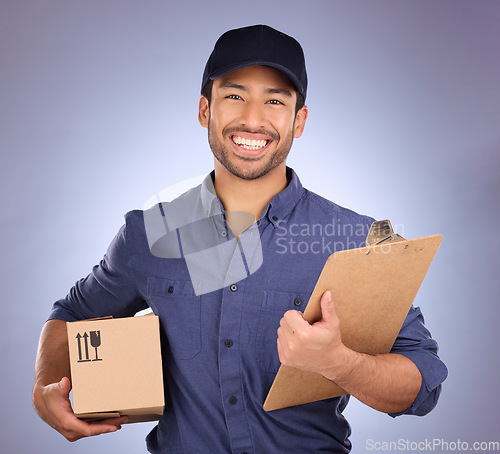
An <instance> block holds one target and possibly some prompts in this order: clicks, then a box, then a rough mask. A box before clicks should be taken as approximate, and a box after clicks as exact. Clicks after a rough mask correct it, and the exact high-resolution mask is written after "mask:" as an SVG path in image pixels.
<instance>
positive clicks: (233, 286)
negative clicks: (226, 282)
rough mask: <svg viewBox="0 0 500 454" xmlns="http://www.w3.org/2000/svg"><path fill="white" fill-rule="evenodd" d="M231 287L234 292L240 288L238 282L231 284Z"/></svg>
mask: <svg viewBox="0 0 500 454" xmlns="http://www.w3.org/2000/svg"><path fill="white" fill-rule="evenodd" d="M229 288H230V289H231V291H232V292H235V291H236V290H238V286H237V285H236V284H233V285H231V287H229Z"/></svg>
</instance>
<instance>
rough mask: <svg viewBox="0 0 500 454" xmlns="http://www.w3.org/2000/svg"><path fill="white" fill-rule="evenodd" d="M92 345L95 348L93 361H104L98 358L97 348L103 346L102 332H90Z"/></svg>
mask: <svg viewBox="0 0 500 454" xmlns="http://www.w3.org/2000/svg"><path fill="white" fill-rule="evenodd" d="M90 345H92V347H94V348H95V359H93V360H92V361H102V359H101V358H99V357H98V356H97V347H100V345H101V332H100V331H91V332H90Z"/></svg>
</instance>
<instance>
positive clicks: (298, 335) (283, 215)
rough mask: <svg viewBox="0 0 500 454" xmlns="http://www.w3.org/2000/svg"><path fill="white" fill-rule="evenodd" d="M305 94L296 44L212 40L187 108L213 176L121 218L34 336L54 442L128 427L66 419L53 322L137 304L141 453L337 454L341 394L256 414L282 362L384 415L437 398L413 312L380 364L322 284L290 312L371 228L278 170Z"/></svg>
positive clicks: (428, 345) (429, 352) (38, 394)
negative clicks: (355, 344)
mask: <svg viewBox="0 0 500 454" xmlns="http://www.w3.org/2000/svg"><path fill="white" fill-rule="evenodd" d="M306 94H307V76H306V70H305V63H304V56H303V52H302V48H301V47H300V45H299V43H298V42H297V41H295V40H294V39H293V38H291V37H289V36H287V35H285V34H283V33H280V32H278V31H276V30H274V29H272V28H270V27H267V26H262V25H259V26H253V27H246V28H243V29H238V30H231V31H229V32H227V33H225V34H224V35H222V36H221V37H220V38H219V40H218V41H217V43H216V45H215V47H214V50H213V52H212V54H211V56H210V58H209V60H208V62H207V65H206V68H205V72H204V75H203V82H202V96H201V98H200V103H199V121H200V124H201V125H202V126H203V127H206V128H208V138H209V143H210V147H211V149H212V151H213V154H214V157H215V159H214V166H215V168H214V171H213V172H212V174H211V175H209V176H208V177H207V178H206V179H205V181H204V182H203V184H202V185H200V186H198V187H197V188H194V189H192V190H190V191H188V192H187V193H186V194H184V195H183V196H181V197H179V198H178V199H176V200H174V201H172V202H171V203H168V204H159V205H158V206H156V207H153V208H152V209H150V210H147V211H144V212H141V211H133V212H130V213H128V214H127V216H126V225H125V226H124V227H123V228H122V229H121V230H120V232H119V233H118V235H117V237H116V238H115V239H114V241H113V243H112V244H111V246H110V248H109V250H108V252H107V254H106V256H105V257H104V259H103V261H102V262H101V263H100V264H99V265H98V266H96V267H95V268H94V270H93V271H92V273H91V274H90V275H89V276H88V277H87V278H85V279H83V280H81V281H80V282H78V283H77V284H76V285H75V287H74V288H73V289H72V290H71V292H70V294H69V295H68V296H67V297H66V298H65V299H64V300H60V301H58V302H56V303H55V304H54V307H53V310H52V313H51V315H50V319H49V321H48V322H47V323H46V324H45V326H44V328H43V330H42V334H41V338H40V345H39V352H38V356H37V364H36V379H35V385H34V389H33V401H34V405H35V408H36V409H37V411H38V413H39V414H40V416H41V417H42V418H43V419H44V420H45V421H46V422H47V423H48V424H50V425H51V426H52V427H54V428H55V429H56V430H58V431H59V432H61V433H62V434H63V435H64V436H65V437H66V438H68V439H69V440H76V439H78V438H81V437H84V436H91V435H96V434H100V433H104V432H113V431H116V430H117V429H119V428H120V426H121V424H123V423H125V422H127V419H126V418H125V417H123V418H114V419H109V420H106V421H102V422H99V423H92V424H88V423H86V422H83V421H80V420H78V419H77V418H76V417H75V416H74V414H73V412H72V410H71V406H70V403H69V400H68V394H69V391H70V386H71V385H70V382H69V379H68V377H69V366H68V348H67V341H66V331H65V324H64V322H65V321H72V320H77V319H84V318H91V317H98V316H104V315H113V316H115V317H123V316H131V315H133V314H134V313H136V312H137V311H140V310H142V309H144V308H147V307H148V306H149V307H151V308H152V310H153V312H155V314H157V315H158V316H159V317H160V320H161V326H162V330H163V334H164V336H165V339H167V341H168V342H166V343H165V344H164V346H163V347H164V349H163V359H164V362H165V365H166V367H165V385H166V390H167V394H168V401H169V402H170V404H169V405H168V406H167V408H166V410H165V414H164V415H163V416H162V418H161V420H160V422H159V424H158V426H157V427H155V429H153V431H152V432H151V433H150V434H149V436H148V439H147V445H148V449H149V451H150V452H153V453H191V452H202V453H203V452H206V453H224V452H231V453H271V452H297V453H305V452H311V453H316V452H335V453H347V452H349V451H350V448H351V444H350V442H349V439H348V437H349V434H350V427H349V424H348V423H347V421H346V420H345V419H344V417H343V416H342V411H343V410H344V408H345V406H346V405H347V402H348V399H349V396H342V397H337V398H333V399H327V400H324V401H320V402H314V403H309V404H305V405H300V406H296V407H291V408H286V409H281V410H276V411H273V412H266V411H264V410H263V408H262V404H263V402H264V400H265V397H266V395H267V392H268V391H269V388H270V386H271V384H272V382H273V379H274V377H275V375H276V371H277V370H278V368H279V366H280V363H283V364H286V365H290V366H293V367H296V368H299V369H303V370H308V371H313V372H317V373H320V374H322V375H324V376H325V377H326V378H328V379H330V380H333V381H334V382H335V383H337V384H338V385H339V386H341V387H342V388H343V389H344V390H346V391H347V392H348V393H349V394H352V395H354V396H355V397H357V398H358V399H360V400H361V401H363V402H364V403H366V404H367V405H370V406H371V407H373V408H375V409H377V410H379V411H382V412H386V413H389V414H391V415H392V416H396V415H399V414H415V415H423V414H426V413H428V412H429V411H430V410H431V409H432V408H433V407H434V406H435V405H436V403H437V400H438V396H439V394H440V390H441V383H442V381H443V380H444V379H445V378H446V375H447V371H446V367H445V366H444V364H443V363H442V362H441V361H440V360H439V358H438V356H437V344H436V343H435V341H433V340H432V338H431V337H430V334H429V333H428V331H427V330H426V328H425V327H424V324H423V318H422V314H421V313H420V310H419V309H418V308H413V307H412V308H411V310H410V312H409V314H408V316H407V318H406V320H405V322H404V324H403V327H402V328H401V331H400V333H399V336H398V338H397V339H396V342H395V344H394V347H393V349H392V351H391V353H390V354H385V355H376V356H370V355H365V354H360V353H357V352H354V351H352V350H350V349H349V348H347V347H346V346H344V345H343V343H342V339H341V336H340V331H339V321H338V318H337V316H336V313H335V295H331V293H330V292H329V291H327V292H325V294H324V295H323V297H322V299H321V309H322V320H321V321H319V322H317V323H315V324H313V325H309V324H308V323H306V322H305V321H304V319H303V318H302V316H301V312H300V311H302V310H303V309H304V306H305V304H306V303H307V301H308V298H309V296H310V294H311V292H312V290H313V289H314V286H315V283H316V281H317V278H318V277H319V274H320V272H321V269H322V267H323V265H324V263H325V261H326V258H327V257H328V256H329V255H330V254H331V253H332V252H334V250H341V249H346V248H352V247H358V246H362V245H363V243H364V240H365V237H366V234H367V233H368V228H369V226H370V224H371V222H372V219H371V218H368V217H366V216H361V215H358V214H356V213H354V212H352V211H350V210H347V209H345V208H342V207H339V206H338V205H335V204H334V203H332V202H329V201H327V200H325V199H323V198H321V197H319V196H317V195H316V194H313V193H311V192H310V191H307V190H306V189H304V188H303V187H302V185H301V184H300V181H299V179H298V177H297V175H296V174H295V173H294V171H293V170H291V169H290V168H287V167H286V157H287V155H288V152H289V151H290V148H291V145H292V142H293V139H294V138H298V137H300V136H301V134H302V132H303V130H304V126H305V123H306V120H307V115H308V109H307V107H306V106H305V105H304V101H305V98H306ZM311 153H312V151H311ZM163 226H166V227H163ZM328 226H329V227H330V229H327V227H328ZM319 242H320V243H319ZM318 244H322V247H321V248H319V247H318Z"/></svg>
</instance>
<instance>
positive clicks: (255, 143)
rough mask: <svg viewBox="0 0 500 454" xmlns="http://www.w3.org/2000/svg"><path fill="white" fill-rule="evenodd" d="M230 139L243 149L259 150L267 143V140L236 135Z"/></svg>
mask: <svg viewBox="0 0 500 454" xmlns="http://www.w3.org/2000/svg"><path fill="white" fill-rule="evenodd" d="M231 139H232V141H233V142H234V143H235V144H236V145H238V146H239V147H241V148H244V149H245V150H260V149H261V148H264V147H265V146H266V145H267V144H268V143H269V140H255V139H245V138H243V137H238V136H232V137H231Z"/></svg>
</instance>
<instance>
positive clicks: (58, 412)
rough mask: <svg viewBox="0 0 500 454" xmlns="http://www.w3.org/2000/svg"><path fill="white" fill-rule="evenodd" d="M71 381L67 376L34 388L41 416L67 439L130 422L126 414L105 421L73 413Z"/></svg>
mask: <svg viewBox="0 0 500 454" xmlns="http://www.w3.org/2000/svg"><path fill="white" fill-rule="evenodd" d="M70 390H71V383H70V381H69V379H68V378H67V377H63V378H62V379H61V381H60V382H58V383H52V384H50V385H47V386H39V387H36V388H35V389H34V390H33V403H34V405H35V409H36V411H37V412H38V414H39V415H40V417H41V418H42V419H43V420H44V421H45V422H46V423H47V424H49V425H50V426H51V427H53V428H54V429H56V430H57V431H58V432H59V433H61V434H62V435H63V436H64V437H65V438H66V439H67V440H69V441H76V440H79V439H80V438H83V437H91V436H94V435H100V434H103V433H109V432H116V431H117V430H119V429H121V425H122V424H125V423H127V422H128V418H127V417H126V416H122V417H119V418H111V419H106V420H103V421H92V422H85V421H82V420H81V419H78V418H77V417H76V416H75V414H74V413H73V409H72V408H71V402H70V400H69V392H70Z"/></svg>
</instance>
